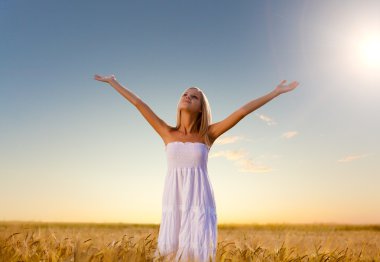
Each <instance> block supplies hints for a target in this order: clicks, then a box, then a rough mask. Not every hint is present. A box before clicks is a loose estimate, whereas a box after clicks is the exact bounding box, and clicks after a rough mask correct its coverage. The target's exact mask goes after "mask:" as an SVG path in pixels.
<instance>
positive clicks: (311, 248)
mask: <svg viewBox="0 0 380 262" xmlns="http://www.w3.org/2000/svg"><path fill="white" fill-rule="evenodd" d="M158 230H159V225H138V224H96V223H93V224H90V223H88V224H85V223H75V224H74V223H37V222H9V221H7V222H0V261H1V262H2V261H7V262H8V261H9V262H13V261H51V262H54V261H167V259H168V257H165V256H161V257H159V258H154V257H153V255H154V251H155V250H156V247H157V236H158ZM216 261H380V225H363V226H359V225H333V224H312V225H308V224H305V225H299V224H298V225H295V224H267V225H218V248H217V257H216Z"/></svg>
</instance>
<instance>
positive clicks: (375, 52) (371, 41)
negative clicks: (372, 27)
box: [359, 35, 380, 67]
mask: <svg viewBox="0 0 380 262" xmlns="http://www.w3.org/2000/svg"><path fill="white" fill-rule="evenodd" d="M359 52H360V57H361V59H362V61H363V63H364V64H366V65H367V66H370V67H380V35H372V36H369V37H367V38H365V39H363V41H362V42H361V43H360V45H359Z"/></svg>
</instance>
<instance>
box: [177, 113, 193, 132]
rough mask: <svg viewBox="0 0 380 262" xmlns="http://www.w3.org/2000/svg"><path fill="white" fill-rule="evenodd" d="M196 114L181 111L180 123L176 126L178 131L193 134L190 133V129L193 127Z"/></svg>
mask: <svg viewBox="0 0 380 262" xmlns="http://www.w3.org/2000/svg"><path fill="white" fill-rule="evenodd" d="M196 119H197V116H196V115H192V114H189V112H186V111H182V112H181V124H180V126H179V128H178V131H180V132H181V133H183V134H184V135H189V134H193V133H195V132H193V133H191V130H192V129H193V128H194V125H195V123H196Z"/></svg>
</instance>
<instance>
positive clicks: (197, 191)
mask: <svg viewBox="0 0 380 262" xmlns="http://www.w3.org/2000/svg"><path fill="white" fill-rule="evenodd" d="M95 79H96V80H98V81H102V82H106V83H108V84H110V85H111V86H112V87H113V88H115V89H116V90H117V91H118V92H119V93H120V94H121V95H122V96H124V97H125V98H126V99H127V100H128V101H129V102H131V103H132V104H133V105H134V106H135V107H136V108H137V109H138V110H139V111H140V112H141V114H142V115H143V116H144V118H145V119H146V120H147V121H148V122H149V124H150V125H151V126H152V127H153V128H154V129H155V130H156V132H157V133H158V134H159V135H160V136H161V138H162V140H163V141H164V144H165V151H166V155H167V165H168V170H167V174H166V177H165V186H164V191H163V196H162V220H161V224H160V229H159V234H158V244H157V250H156V252H155V255H156V257H159V256H160V257H161V258H165V259H169V260H170V261H171V260H173V259H174V260H175V261H190V260H191V261H210V260H211V261H215V257H216V248H217V215H216V206H215V201H214V192H213V189H212V186H211V183H210V180H209V176H208V172H207V161H208V152H209V151H210V148H211V146H212V144H213V143H214V141H215V140H216V139H217V138H218V137H219V136H220V135H222V134H223V133H224V132H226V131H227V130H229V129H230V128H232V127H233V126H234V125H236V124H237V123H238V122H239V121H240V120H241V119H242V118H244V117H245V116H246V115H248V114H249V113H251V112H252V111H254V110H256V109H257V108H259V107H261V106H262V105H264V104H265V103H267V102H268V101H270V100H271V99H273V98H274V97H276V96H278V95H280V94H282V93H285V92H288V91H291V90H293V89H294V88H296V87H297V86H298V82H296V81H294V82H292V83H290V84H289V85H286V84H285V82H286V80H283V81H281V83H280V84H279V85H278V86H277V87H276V88H275V89H274V90H273V91H271V92H270V93H268V94H267V95H265V96H262V97H260V98H258V99H255V100H252V101H250V102H249V103H247V104H245V105H243V106H242V107H240V108H239V109H238V110H236V111H235V112H233V113H232V114H231V115H229V116H228V117H227V118H226V119H224V120H222V121H220V122H217V123H212V124H211V110H210V107H209V103H208V100H207V97H206V95H205V94H204V93H203V91H202V90H201V89H199V88H198V87H190V88H188V89H186V90H185V91H184V93H183V94H182V95H181V98H180V100H179V103H178V105H177V124H176V126H175V127H172V126H169V125H168V124H167V123H166V122H165V121H163V120H162V119H160V118H159V117H158V116H157V115H156V114H155V113H154V112H153V111H152V110H151V109H150V107H149V106H148V105H147V104H146V103H144V102H143V101H142V100H141V99H140V98H139V97H138V96H137V95H135V94H134V93H133V92H132V91H130V90H129V89H127V88H125V87H123V86H121V85H120V84H119V83H118V82H117V81H116V78H115V76H114V75H110V76H104V77H102V76H99V75H95Z"/></svg>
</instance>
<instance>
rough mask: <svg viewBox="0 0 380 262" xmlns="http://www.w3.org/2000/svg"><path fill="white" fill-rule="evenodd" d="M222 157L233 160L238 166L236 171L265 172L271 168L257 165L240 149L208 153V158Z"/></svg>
mask: <svg viewBox="0 0 380 262" xmlns="http://www.w3.org/2000/svg"><path fill="white" fill-rule="evenodd" d="M213 157H224V158H226V159H228V160H231V161H233V162H234V164H235V166H237V167H238V172H241V173H267V172H270V171H272V168H270V167H268V166H265V165H258V164H256V163H254V162H253V160H252V159H251V158H249V155H248V152H247V151H245V150H242V149H239V150H222V151H218V152H215V153H213V154H210V158H213Z"/></svg>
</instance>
